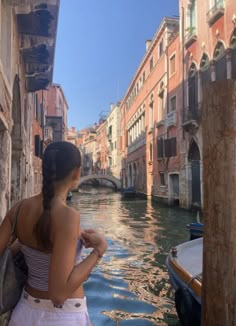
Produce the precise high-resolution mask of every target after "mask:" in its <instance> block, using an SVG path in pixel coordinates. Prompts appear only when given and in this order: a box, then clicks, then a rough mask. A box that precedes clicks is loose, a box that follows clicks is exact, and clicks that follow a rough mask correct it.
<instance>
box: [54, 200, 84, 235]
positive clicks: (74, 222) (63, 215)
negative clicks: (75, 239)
mask: <svg viewBox="0 0 236 326" xmlns="http://www.w3.org/2000/svg"><path fill="white" fill-rule="evenodd" d="M51 218H52V223H53V227H54V228H56V229H58V228H59V229H61V228H63V230H64V231H66V230H68V231H71V230H73V229H74V228H75V229H78V228H79V226H80V215H79V212H78V211H76V210H75V209H74V208H72V207H69V206H66V205H58V206H55V207H53V209H52V210H51Z"/></svg>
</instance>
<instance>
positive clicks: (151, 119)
mask: <svg viewBox="0 0 236 326" xmlns="http://www.w3.org/2000/svg"><path fill="white" fill-rule="evenodd" d="M153 106H154V101H153V95H152V96H151V100H150V104H149V128H153V124H154V109H153Z"/></svg>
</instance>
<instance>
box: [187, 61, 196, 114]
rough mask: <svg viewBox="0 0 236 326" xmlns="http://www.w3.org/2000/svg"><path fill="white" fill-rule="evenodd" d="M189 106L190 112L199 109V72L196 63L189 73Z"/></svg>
mask: <svg viewBox="0 0 236 326" xmlns="http://www.w3.org/2000/svg"><path fill="white" fill-rule="evenodd" d="M188 108H189V111H190V112H196V111H197V109H198V74H197V67H196V65H195V64H194V63H192V64H191V66H190V69H189V73H188Z"/></svg>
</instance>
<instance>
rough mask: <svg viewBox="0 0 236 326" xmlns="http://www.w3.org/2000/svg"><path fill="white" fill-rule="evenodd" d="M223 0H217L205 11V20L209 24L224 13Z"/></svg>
mask: <svg viewBox="0 0 236 326" xmlns="http://www.w3.org/2000/svg"><path fill="white" fill-rule="evenodd" d="M224 12H225V8H224V0H218V1H216V2H215V4H214V6H213V7H211V9H210V10H209V11H208V13H207V22H208V24H209V26H212V25H213V24H214V23H215V22H216V21H217V20H218V19H219V18H220V17H221V16H223V15H224Z"/></svg>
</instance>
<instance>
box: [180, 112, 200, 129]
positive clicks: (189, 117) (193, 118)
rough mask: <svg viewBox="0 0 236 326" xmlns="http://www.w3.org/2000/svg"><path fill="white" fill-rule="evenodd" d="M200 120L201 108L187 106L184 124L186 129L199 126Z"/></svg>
mask: <svg viewBox="0 0 236 326" xmlns="http://www.w3.org/2000/svg"><path fill="white" fill-rule="evenodd" d="M199 120H200V111H199V109H193V110H190V109H189V108H187V109H185V110H184V114H183V124H182V126H183V128H184V129H185V130H186V131H189V130H190V129H192V128H198V125H199Z"/></svg>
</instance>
